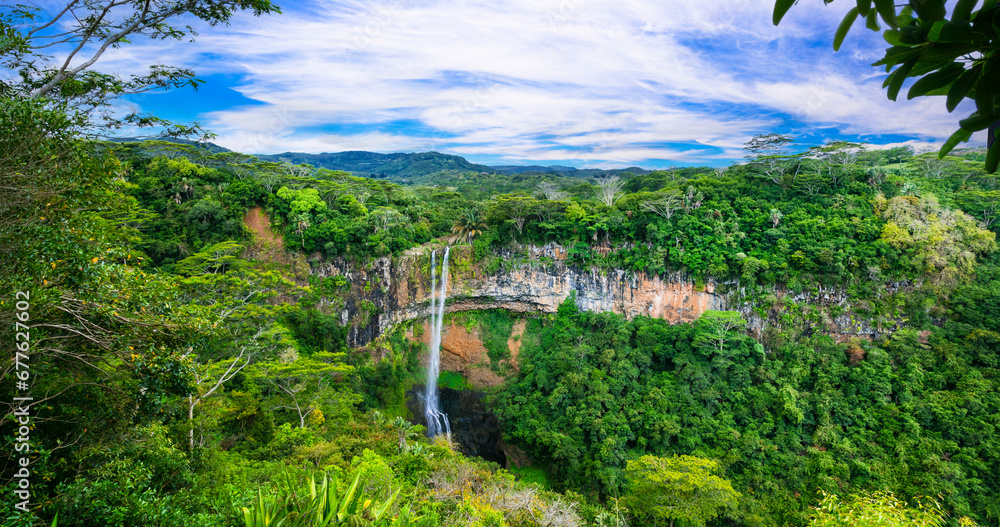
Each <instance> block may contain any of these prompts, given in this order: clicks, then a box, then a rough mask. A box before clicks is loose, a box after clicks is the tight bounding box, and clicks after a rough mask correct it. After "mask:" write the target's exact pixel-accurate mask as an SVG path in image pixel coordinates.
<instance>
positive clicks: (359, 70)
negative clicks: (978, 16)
mask: <svg viewBox="0 0 1000 527" xmlns="http://www.w3.org/2000/svg"><path fill="white" fill-rule="evenodd" d="M771 5H772V4H771V2H760V1H756V0H730V1H722V0H673V1H669V2H652V1H638V0H613V1H611V0H542V1H538V0H511V1H508V2H503V3H495V2H482V1H467V0H430V1H426V2H416V1H411V0H388V1H384V2H379V1H375V2H355V1H343V2H338V1H324V0H319V1H316V2H312V3H309V4H306V5H303V4H296V5H295V6H294V9H292V10H290V11H289V12H286V13H285V14H283V15H280V16H272V17H265V18H253V17H250V16H239V17H237V18H236V19H235V20H234V23H233V24H232V25H231V26H229V27H228V28H212V29H207V30H205V31H204V32H203V33H202V36H201V37H199V42H198V44H196V45H194V46H192V45H183V44H176V45H174V44H170V49H169V52H168V53H167V54H164V52H163V50H162V45H163V43H156V44H155V45H156V46H157V48H155V49H157V54H158V55H159V56H169V57H170V60H169V62H171V63H173V64H181V65H190V66H193V67H195V68H197V69H198V70H199V72H200V73H204V74H215V73H225V74H236V75H239V77H240V79H241V81H240V82H237V83H235V84H233V85H232V89H234V90H236V91H238V92H239V93H240V94H242V95H243V96H244V97H246V98H248V99H252V100H255V101H259V102H261V103H263V104H259V105H243V106H233V107H223V108H220V109H218V110H217V111H213V112H210V113H207V114H205V115H204V116H203V117H204V120H205V121H206V124H207V125H208V126H209V127H210V128H212V129H213V130H214V131H215V132H216V133H218V135H219V137H218V142H219V143H220V144H223V145H225V146H228V147H230V148H234V149H238V150H243V151H252V152H260V153H271V152H281V151H286V150H306V151H336V150H346V149H364V150H376V151H391V150H430V149H434V150H440V151H447V152H450V153H456V154H462V155H468V156H470V157H472V158H475V157H476V156H490V158H491V159H508V160H511V161H514V160H525V161H546V160H566V159H570V160H572V159H576V160H579V161H580V162H587V163H588V164H598V163H600V164H622V165H631V164H644V163H646V162H649V161H652V160H661V161H665V162H677V163H709V164H725V163H726V162H727V161H728V160H730V159H734V158H739V157H741V152H740V146H741V145H742V144H743V143H744V142H745V141H747V140H748V139H749V138H750V137H751V136H752V135H754V134H755V133H763V132H768V131H772V130H782V131H789V132H793V133H801V134H803V135H807V136H809V135H815V136H820V135H822V136H824V137H826V136H831V135H834V136H850V137H856V138H873V139H877V138H879V137H881V136H892V139H891V140H892V141H897V142H898V141H902V140H906V139H909V138H912V139H915V140H922V141H940V140H942V139H943V138H945V137H947V136H948V135H949V134H950V133H951V131H952V128H953V127H954V123H955V116H954V115H949V114H947V112H945V110H944V109H943V104H941V103H940V101H937V100H918V101H909V102H906V101H902V102H897V103H893V102H891V101H887V100H885V96H884V94H883V92H882V90H881V78H880V77H879V76H878V72H877V71H876V70H874V69H873V68H871V67H870V66H869V64H870V63H871V61H872V60H875V59H877V57H878V56H880V54H881V49H883V48H884V43H882V42H881V39H880V38H879V37H878V35H875V34H872V33H871V32H868V31H865V30H863V29H861V28H856V29H855V31H854V32H853V33H852V34H851V35H850V36H849V37H848V41H847V43H846V44H845V46H844V49H843V50H842V51H841V52H840V53H837V54H834V53H833V52H832V50H830V48H829V39H830V38H831V35H832V32H833V29H834V27H835V26H836V24H837V22H838V21H839V17H840V15H841V12H842V9H836V8H833V7H830V8H824V7H823V6H820V5H815V4H813V3H802V5H799V6H796V8H795V9H793V10H792V11H791V13H790V15H789V17H788V18H787V19H786V21H785V22H784V23H783V24H782V26H781V27H779V28H774V27H773V26H772V25H771V23H770V10H771ZM152 49H153V48H152V46H150V47H149V48H148V49H147V48H145V46H142V45H139V46H133V47H126V48H123V49H122V51H120V52H119V53H117V54H116V55H115V56H114V57H113V60H114V64H115V65H116V66H117V67H119V68H122V69H126V70H127V69H131V68H136V67H138V66H139V65H141V64H144V63H145V62H147V61H148V58H147V57H148V54H147V53H149V52H150V51H151V50H152ZM205 50H211V54H208V53H204V51H205ZM902 98H903V97H901V99H902ZM345 125H349V127H350V129H351V132H349V133H347V132H344V131H343V130H337V131H330V130H329V127H330V126H340V127H343V126H345ZM820 130H822V132H820ZM900 136H903V137H902V138H900Z"/></svg>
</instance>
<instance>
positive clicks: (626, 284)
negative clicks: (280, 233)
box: [313, 244, 726, 346]
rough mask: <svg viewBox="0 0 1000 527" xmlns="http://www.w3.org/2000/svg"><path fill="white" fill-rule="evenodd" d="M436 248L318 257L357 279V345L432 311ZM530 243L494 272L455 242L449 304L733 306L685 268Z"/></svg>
mask: <svg viewBox="0 0 1000 527" xmlns="http://www.w3.org/2000/svg"><path fill="white" fill-rule="evenodd" d="M430 251H431V249H430V248H428V247H421V248H418V249H414V250H411V251H409V252H407V253H406V254H404V255H403V256H401V257H399V258H397V259H396V260H392V259H389V258H381V259H378V260H375V261H373V262H371V263H370V264H369V265H368V266H365V267H358V266H354V265H352V264H351V263H349V262H346V261H333V262H316V263H315V264H314V266H313V274H315V275H317V276H320V277H333V276H342V277H344V278H345V279H346V280H347V282H348V283H350V284H351V291H350V293H349V294H348V295H347V299H346V301H345V302H344V304H343V305H342V306H337V307H339V309H340V311H341V320H342V322H344V323H345V324H350V325H351V330H350V332H349V336H348V341H349V343H350V344H351V345H353V346H362V345H364V344H367V343H368V342H370V341H371V340H373V339H374V338H376V337H377V336H379V335H381V334H382V333H383V332H385V331H386V330H387V329H388V328H390V327H392V326H394V325H395V324H398V323H400V322H403V321H407V320H412V319H415V318H419V317H423V316H426V315H427V310H428V309H429V302H430V296H429V289H430V283H429V282H430V271H429V263H430ZM526 251H527V257H526V258H525V257H522V259H521V260H520V261H518V260H515V259H514V258H513V256H512V255H505V256H506V258H504V259H503V263H502V265H500V267H499V269H496V270H494V271H493V272H487V270H486V269H483V268H482V266H481V265H476V264H473V263H472V262H471V254H470V252H471V248H470V247H453V248H452V252H451V265H450V267H449V273H450V277H449V285H448V303H447V305H446V308H445V310H446V311H447V312H449V313H451V312H456V311H468V310H474V309H506V310H510V311H514V312H522V313H554V312H555V311H556V309H557V308H558V307H559V304H561V303H562V302H563V301H564V300H566V298H567V297H568V296H569V295H570V294H571V293H574V292H575V293H576V304H577V306H578V307H579V308H580V309H582V310H586V311H613V312H615V313H619V314H621V315H624V316H625V317H628V318H632V317H635V316H638V315H646V316H650V317H657V318H663V319H666V320H669V321H671V322H674V323H681V322H691V321H694V320H696V319H697V318H698V316H699V315H701V313H703V312H705V311H706V310H709V309H725V307H726V301H725V299H724V298H723V297H722V296H721V295H719V294H716V293H715V289H714V286H713V285H711V284H709V285H706V286H705V287H703V288H698V287H696V286H695V284H694V283H692V282H691V281H690V280H688V279H686V278H684V277H682V276H680V275H677V276H671V277H667V278H661V277H658V276H649V275H647V274H646V273H627V272H625V271H621V270H615V271H609V272H607V271H603V270H596V269H580V268H578V267H575V266H572V265H569V264H568V263H567V261H566V259H565V256H566V253H565V251H564V250H563V249H562V247H560V246H558V245H555V244H550V245H546V246H543V247H535V246H530V247H527V248H526ZM425 268H426V269H425Z"/></svg>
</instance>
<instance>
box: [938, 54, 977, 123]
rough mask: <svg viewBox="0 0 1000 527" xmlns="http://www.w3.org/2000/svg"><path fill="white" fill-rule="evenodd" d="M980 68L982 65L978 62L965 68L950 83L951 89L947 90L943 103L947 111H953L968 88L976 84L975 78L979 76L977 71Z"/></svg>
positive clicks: (966, 93)
mask: <svg viewBox="0 0 1000 527" xmlns="http://www.w3.org/2000/svg"><path fill="white" fill-rule="evenodd" d="M981 69H982V66H980V65H978V64H977V65H976V66H973V67H972V68H970V69H968V70H966V72H965V73H963V74H962V75H961V76H960V77H959V78H958V79H956V80H955V82H954V84H952V85H951V89H950V90H948V100H947V102H946V103H945V106H946V107H947V108H948V111H949V112H952V111H954V110H955V108H956V107H957V106H958V103H960V102H962V99H965V96H966V95H968V93H969V90H971V89H972V87H973V86H974V85H975V84H976V79H978V78H979V71H980V70H981Z"/></svg>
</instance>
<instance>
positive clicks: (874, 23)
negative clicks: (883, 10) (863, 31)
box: [865, 10, 880, 31]
mask: <svg viewBox="0 0 1000 527" xmlns="http://www.w3.org/2000/svg"><path fill="white" fill-rule="evenodd" d="M865 27H867V28H868V29H870V30H872V31H878V30H879V29H880V28H879V25H878V13H876V12H875V11H874V10H872V11H868V15H866V16H865Z"/></svg>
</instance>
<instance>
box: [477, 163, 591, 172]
mask: <svg viewBox="0 0 1000 527" xmlns="http://www.w3.org/2000/svg"><path fill="white" fill-rule="evenodd" d="M490 168H492V169H493V170H495V171H497V172H504V173H507V174H522V173H524V172H536V173H539V174H545V173H547V172H556V173H563V172H574V171H576V170H577V169H576V168H574V167H564V166H561V165H550V166H547V167H544V166H541V165H490Z"/></svg>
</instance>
